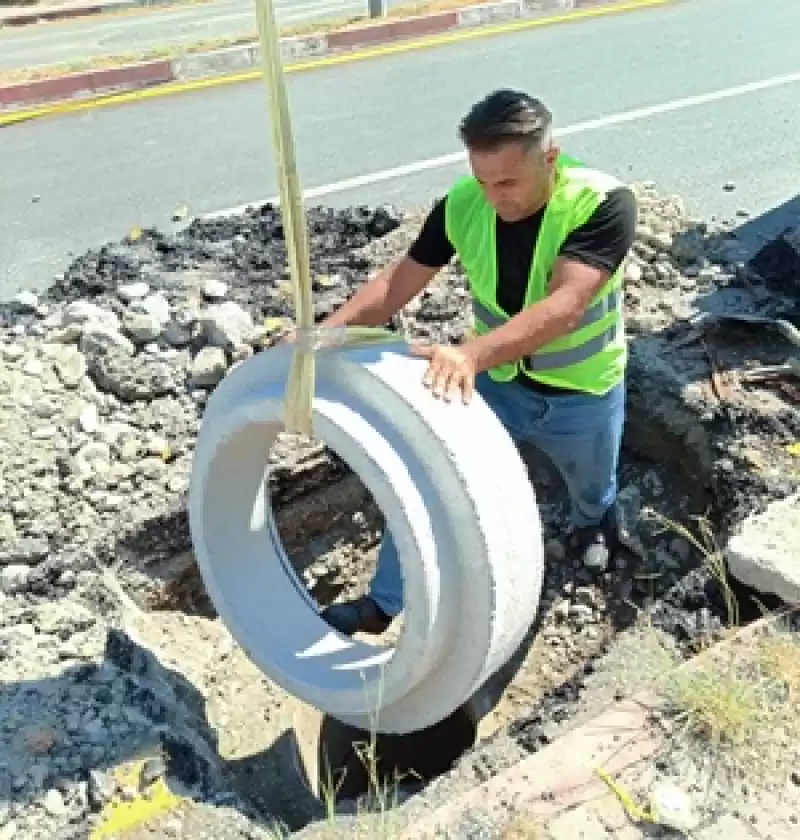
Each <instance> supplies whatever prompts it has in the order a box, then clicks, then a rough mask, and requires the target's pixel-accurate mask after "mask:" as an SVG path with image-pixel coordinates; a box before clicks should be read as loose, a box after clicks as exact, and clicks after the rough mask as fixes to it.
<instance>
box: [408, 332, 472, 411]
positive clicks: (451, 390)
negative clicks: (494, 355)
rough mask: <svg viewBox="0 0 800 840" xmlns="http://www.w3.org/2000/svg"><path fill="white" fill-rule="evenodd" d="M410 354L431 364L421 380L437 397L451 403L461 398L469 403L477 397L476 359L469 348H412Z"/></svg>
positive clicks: (464, 345) (441, 345) (447, 346)
mask: <svg viewBox="0 0 800 840" xmlns="http://www.w3.org/2000/svg"><path fill="white" fill-rule="evenodd" d="M411 352H412V353H414V355H415V356H421V357H422V358H424V359H428V360H429V364H428V369H427V370H426V371H425V375H424V376H423V378H422V381H423V383H424V384H425V386H426V387H428V388H430V389H431V391H432V392H433V395H434V396H435V397H441V398H442V399H443V400H444V401H445V402H450V401H451V400H452V399H453V398H454V397H457V396H458V394H459V393H460V394H461V399H462V401H463V402H464V403H468V402H469V401H470V400H471V399H472V395H473V394H474V393H475V373H476V357H475V354H474V352H473V351H472V349H471V347H470V346H469V344H462V345H460V346H450V345H446V344H433V345H426V344H412V345H411Z"/></svg>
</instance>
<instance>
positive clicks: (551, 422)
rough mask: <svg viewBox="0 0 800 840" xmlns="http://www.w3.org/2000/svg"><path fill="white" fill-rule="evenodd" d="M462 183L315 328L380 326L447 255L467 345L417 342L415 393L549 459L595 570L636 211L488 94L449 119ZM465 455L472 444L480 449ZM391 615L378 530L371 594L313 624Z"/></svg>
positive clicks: (536, 120)
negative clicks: (400, 250) (463, 310)
mask: <svg viewBox="0 0 800 840" xmlns="http://www.w3.org/2000/svg"><path fill="white" fill-rule="evenodd" d="M459 133H460V137H461V140H462V142H463V143H464V145H465V146H466V149H467V152H468V157H469V163H470V166H471V169H472V175H469V176H466V177H464V178H461V179H459V180H458V181H457V182H456V183H455V184H454V185H453V187H452V188H451V189H450V191H449V192H448V193H447V195H446V196H445V197H444V198H443V199H442V200H441V201H439V202H438V203H437V204H436V205H435V206H434V208H433V210H432V211H431V213H430V215H429V216H428V218H427V220H426V221H425V223H424V226H423V228H422V230H421V232H420V234H419V236H418V238H417V240H416V241H415V242H414V243H413V245H412V246H411V248H410V249H409V251H408V253H407V254H406V255H405V256H404V257H402V258H401V259H400V260H398V261H397V262H395V263H394V264H393V265H391V266H389V267H387V268H385V269H384V270H383V271H381V272H380V273H379V274H378V275H377V276H376V277H375V278H374V279H372V280H370V281H369V282H368V283H367V284H365V285H364V286H363V287H362V288H361V289H360V290H359V291H358V292H357V293H356V294H355V295H354V296H353V297H352V298H351V299H350V300H349V301H348V302H347V303H345V304H343V305H342V307H341V308H340V309H339V310H337V311H336V312H335V313H333V314H332V315H331V316H330V317H329V318H328V319H327V321H326V322H325V323H326V324H327V325H329V326H335V325H356V324H357V325H364V326H369V325H373V326H379V325H382V324H385V323H386V322H387V321H388V320H389V319H390V318H391V317H392V315H393V314H394V313H396V312H397V311H398V310H399V309H401V308H402V307H403V306H405V305H406V304H407V303H408V302H409V301H410V300H411V299H412V298H413V297H414V296H415V295H417V294H418V293H419V292H421V291H422V290H423V289H424V288H425V286H427V285H428V284H429V283H430V282H431V280H432V279H433V278H434V276H435V275H436V273H437V272H438V271H439V270H440V269H441V268H442V267H443V266H445V265H446V264H447V263H448V262H449V261H450V260H451V259H452V258H453V257H454V256H458V258H459V260H460V261H461V264H462V266H463V268H464V270H465V273H466V275H467V277H468V280H469V285H470V289H471V292H472V297H473V307H474V313H475V327H476V330H475V332H476V335H475V337H472V338H470V339H468V340H466V341H465V342H464V343H462V344H460V345H458V346H431V347H427V346H414V347H413V348H412V349H413V352H415V353H417V354H419V355H421V356H424V357H425V358H427V359H428V360H429V364H428V366H427V369H426V373H425V376H424V382H425V384H426V385H427V386H428V387H430V388H431V390H432V392H433V394H434V395H436V396H438V397H441V398H442V399H445V400H452V399H458V398H461V399H464V400H466V401H468V400H469V399H470V398H471V397H472V394H473V392H474V390H477V391H478V392H479V393H480V394H481V396H482V397H483V399H484V400H485V401H486V402H487V403H488V404H489V406H490V407H491V408H492V409H493V410H494V411H495V413H496V414H497V416H498V418H499V419H500V421H501V422H502V423H503V424H504V426H505V427H506V429H507V430H508V432H509V433H510V435H511V436H512V438H514V439H515V440H516V441H526V442H528V443H531V444H533V445H534V446H536V447H537V448H538V449H539V450H541V451H542V452H544V453H545V454H546V455H548V456H549V457H550V459H551V460H552V462H553V463H554V464H555V466H556V467H557V468H558V470H559V471H560V473H561V475H562V476H563V478H564V480H565V483H566V486H567V489H568V491H569V495H570V500H571V507H572V509H571V531H570V535H569V541H570V547H571V548H572V549H573V550H575V551H577V552H579V553H580V554H581V556H582V558H583V562H584V563H585V564H586V565H587V566H588V567H590V568H594V569H604V568H605V567H606V565H607V563H608V558H609V553H610V552H611V551H612V550H613V547H614V543H615V537H616V519H615V511H614V503H615V498H616V493H617V462H618V455H619V448H620V442H621V436H622V427H623V421H624V407H625V385H624V372H625V366H626V361H627V354H626V347H625V339H624V334H623V328H622V297H623V291H622V275H623V271H624V269H623V267H622V266H623V262H624V260H625V257H626V256H627V253H628V251H629V249H630V247H631V245H632V244H633V239H634V230H635V225H636V201H635V197H634V195H633V193H632V192H631V191H630V190H629V189H627V188H626V187H625V186H624V185H623V184H621V183H620V182H618V181H616V180H615V179H613V178H611V177H610V176H608V175H605V174H603V173H600V172H597V171H595V170H591V169H588V168H585V167H583V166H582V165H580V164H578V163H577V162H576V161H573V160H571V159H569V158H567V157H565V156H564V155H561V154H560V152H559V149H558V148H557V146H556V145H555V143H554V141H553V134H552V120H551V115H550V112H549V111H548V109H547V108H546V107H545V106H544V105H543V104H542V103H541V102H540V101H538V100H536V99H534V98H533V97H531V96H528V95H527V94H525V93H521V92H518V91H513V90H499V91H496V92H494V93H492V94H490V95H489V96H488V97H486V98H485V99H484V100H482V101H481V102H479V103H477V104H476V105H475V106H474V107H473V108H472V109H471V110H470V112H469V113H468V114H467V115H466V117H465V118H464V119H463V121H462V122H461V126H460V132H459ZM476 445H480V442H479V441H476ZM402 606H403V581H402V575H401V572H400V566H399V562H398V559H397V552H396V549H395V546H394V543H393V541H392V538H391V534H388V533H387V534H386V535H385V537H384V540H383V543H382V545H381V548H380V553H379V557H378V568H377V571H376V573H375V577H374V578H373V581H372V584H371V588H370V591H369V594H368V595H367V596H365V597H363V598H360V599H358V600H356V601H353V602H350V603H344V604H336V605H332V606H330V607H328V608H327V609H326V610H325V611H324V612H323V617H324V618H325V619H326V620H327V621H328V622H329V623H330V624H331V625H332V626H333V627H335V628H336V629H338V630H339V631H340V632H342V633H345V634H348V635H352V634H353V633H355V632H357V631H361V632H367V633H374V634H378V633H382V632H383V631H384V630H385V629H386V628H387V627H388V625H389V624H390V623H391V621H392V619H393V618H394V617H395V616H396V615H397V614H399V613H400V611H401V610H402Z"/></svg>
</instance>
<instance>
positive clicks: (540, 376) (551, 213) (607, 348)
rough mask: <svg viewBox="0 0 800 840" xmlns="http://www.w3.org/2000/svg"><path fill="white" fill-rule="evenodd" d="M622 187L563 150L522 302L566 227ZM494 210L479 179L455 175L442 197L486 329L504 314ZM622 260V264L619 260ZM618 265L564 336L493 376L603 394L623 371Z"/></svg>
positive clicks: (541, 279) (540, 295)
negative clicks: (499, 294) (499, 298)
mask: <svg viewBox="0 0 800 840" xmlns="http://www.w3.org/2000/svg"><path fill="white" fill-rule="evenodd" d="M621 186H623V183H622V182H621V181H619V180H617V179H616V178H614V177H612V176H610V175H607V174H605V173H603V172H598V171H597V170H594V169H590V168H588V167H585V166H583V164H581V163H579V162H578V161H576V160H575V159H573V158H570V157H567V156H566V155H561V156H560V157H559V160H558V161H557V163H556V182H555V189H554V192H553V195H552V197H551V199H550V201H549V202H548V204H547V207H546V208H545V212H544V218H543V219H542V224H541V228H540V230H539V235H538V238H537V240H536V246H535V248H534V252H533V259H532V261H531V268H530V274H529V276H528V288H527V291H526V293H525V298H524V306H529V305H531V304H533V303H536V302H537V301H540V300H543V299H544V297H545V296H546V295H547V284H548V280H549V278H550V274H551V271H552V269H553V265H554V263H555V260H556V258H557V257H558V253H559V251H560V249H561V246H562V244H563V243H564V241H565V240H566V238H567V237H568V236H569V234H570V233H571V232H572V231H573V230H575V229H576V228H578V227H580V226H581V225H582V224H584V223H585V222H586V221H587V220H588V219H589V218H590V216H591V215H592V213H594V211H595V209H596V208H597V207H598V205H599V204H600V203H601V202H602V201H603V200H604V199H605V198H606V196H607V195H608V193H609V192H610V191H611V190H613V189H616V188H619V187H621ZM495 224H496V214H495V210H494V208H493V207H492V206H491V205H490V204H489V202H488V201H487V200H486V197H485V196H484V194H483V189H482V188H481V186H480V184H479V183H478V181H477V180H476V179H475V178H474V177H473V176H471V175H467V176H465V177H464V178H461V179H459V180H458V181H457V182H456V183H455V184H454V185H453V186H452V188H451V189H450V191H449V192H448V194H447V200H446V202H445V225H446V231H447V237H448V239H449V240H450V242H451V244H452V245H453V248H454V249H455V251H456V254H457V255H458V258H459V260H460V262H461V265H462V266H463V269H464V272H465V273H466V276H467V280H468V282H469V286H470V291H471V294H472V304H473V312H474V317H475V332H476V333H477V334H478V335H483V334H485V333H487V332H489V331H490V330H492V329H494V328H496V327H498V326H501V325H502V324H503V323H505V322H506V321H507V320H508V318H509V316H508V314H507V313H506V312H504V311H503V310H502V309H501V308H500V306H499V305H498V303H497V254H496V241H495ZM623 266H624V263H623ZM623 266H620V267H619V268H618V269H617V271H616V272H615V273H614V275H612V276H611V277H610V278H609V280H608V282H607V283H606V284H605V285H604V286H603V288H602V289H601V290H600V291H599V292H598V293H597V295H596V296H595V298H594V300H593V301H592V302H591V304H590V306H589V307H588V308H587V310H586V312H585V313H584V315H583V317H582V319H581V321H580V323H579V324H578V326H577V327H576V328H575V329H574V330H573V331H572V332H571V333H569V334H568V335H565V336H562V337H561V338H557V339H556V340H555V341H552V342H550V343H549V344H547V345H545V346H543V347H541V348H540V349H539V350H537V351H536V352H535V353H534V354H533V355H531V356H527V357H526V358H524V359H521V360H519V361H516V362H509V363H507V364H502V365H498V366H497V367H494V368H492V369H491V370H489V372H488V373H489V376H490V377H491V378H492V379H493V380H495V381H496V382H509V381H511V380H512V379H515V378H516V377H517V375H518V374H519V373H522V374H523V375H525V376H528V377H530V378H531V379H534V380H536V381H538V382H542V383H544V384H545V385H552V386H555V387H557V388H567V389H572V390H578V391H585V392H587V393H590V394H596V395H602V394H605V393H607V392H608V391H609V390H610V389H611V388H613V387H614V386H615V385H617V384H618V383H619V382H620V381H621V380H622V379H623V377H624V374H625V365H626V363H627V346H626V342H625V333H624V326H623V315H622V310H623V276H624V268H623Z"/></svg>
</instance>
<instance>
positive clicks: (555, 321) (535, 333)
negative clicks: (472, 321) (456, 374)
mask: <svg viewBox="0 0 800 840" xmlns="http://www.w3.org/2000/svg"><path fill="white" fill-rule="evenodd" d="M580 319H581V312H580V310H578V309H576V307H575V305H574V303H572V302H571V301H570V300H569V299H564V298H562V297H561V296H559V295H558V294H557V293H556V294H555V295H553V296H552V297H549V298H545V299H544V300H543V301H541V302H539V303H535V304H533V305H532V306H529V307H528V308H527V309H523V310H522V312H520V313H519V314H518V315H515V316H514V317H513V318H509V320H508V321H507V322H506V323H505V324H503V325H502V326H501V327H497V328H496V329H494V330H492V331H491V332H489V333H487V334H486V335H482V336H478V337H477V338H473V339H472V340H471V341H470V342H469V343H470V344H471V345H472V347H473V349H474V350H475V353H476V361H477V364H476V367H477V372H478V373H480V372H482V371H485V370H489V368H493V367H496V366H497V365H502V364H505V363H507V362H514V361H517V360H518V359H521V358H523V357H525V356H530V355H532V354H533V353H535V352H536V351H537V350H538V349H539V348H540V347H544V346H545V345H546V344H549V343H550V342H551V341H555V339H557V338H561V337H562V336H564V335H567V334H568V333H570V332H572V330H574V329H575V327H576V326H577V324H578V322H579V321H580Z"/></svg>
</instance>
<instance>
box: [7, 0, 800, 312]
mask: <svg viewBox="0 0 800 840" xmlns="http://www.w3.org/2000/svg"><path fill="white" fill-rule="evenodd" d="M796 3H797V0H771V2H770V3H769V4H768V5H767V4H755V3H753V2H752V0H687V2H682V3H678V4H676V5H674V6H670V7H663V8H660V9H658V10H655V11H648V12H639V13H634V14H627V15H621V16H615V17H608V18H602V19H596V20H594V21H587V22H580V23H573V24H570V25H568V26H554V27H548V28H545V29H540V30H534V31H530V32H523V33H517V34H513V35H505V36H502V37H493V38H486V39H479V40H471V41H466V42H464V43H462V44H458V45H451V46H448V47H440V48H435V49H430V50H422V51H418V52H412V53H408V54H403V55H396V56H391V57H384V58H381V59H374V60H368V61H362V62H356V63H352V64H346V65H342V66H339V67H334V68H329V69H326V70H317V71H313V72H304V73H298V74H292V75H290V76H289V77H288V79H289V87H290V90H289V93H290V98H291V105H292V109H293V115H294V129H295V136H296V141H297V150H298V160H299V166H300V172H301V178H302V182H303V185H304V187H305V188H311V187H319V186H320V185H325V184H331V183H332V182H339V181H342V180H344V179H350V178H354V177H356V176H359V175H362V174H364V173H374V172H377V171H380V170H387V169H392V168H394V167H398V166H401V165H404V164H412V163H414V162H416V161H420V160H422V159H427V158H432V157H435V156H437V155H446V154H448V153H454V152H456V153H457V152H458V151H459V144H458V141H457V139H456V124H457V122H458V120H459V118H460V117H461V115H462V114H463V112H464V111H465V110H466V109H467V108H468V107H469V106H470V105H471V103H472V102H473V101H474V100H475V99H477V98H479V97H480V96H482V95H483V94H484V93H485V92H486V91H487V90H489V89H491V88H493V87H496V86H504V85H515V86H520V87H524V88H526V89H528V90H530V91H532V92H535V93H536V94H538V95H540V96H541V97H542V98H543V99H544V100H545V101H547V102H548V103H549V104H550V106H551V108H552V109H553V111H554V114H555V117H556V120H557V122H558V125H559V126H560V127H561V129H562V130H563V129H565V128H566V129H567V135H568V136H565V137H564V139H563V140H562V145H563V146H564V147H565V148H567V149H568V150H569V151H570V152H572V153H574V154H577V155H579V156H581V157H583V158H584V159H586V160H587V161H590V162H591V163H593V164H594V165H596V166H598V167H601V168H605V169H607V170H610V171H613V172H616V173H618V174H620V175H622V176H624V177H627V178H632V179H639V180H647V179H652V180H655V181H657V182H658V183H659V184H660V185H661V186H662V187H663V188H665V189H667V190H670V191H674V192H678V193H680V194H682V195H683V196H684V199H685V201H686V204H687V206H688V208H689V210H690V212H692V213H694V214H698V215H704V216H728V215H733V214H734V213H736V211H737V210H740V209H741V210H748V211H750V212H751V213H754V214H760V213H764V212H765V211H768V210H770V209H772V208H775V207H776V206H778V205H780V204H782V203H784V202H787V201H789V200H790V199H793V198H795V197H796V196H797V194H798V184H800V154H798V140H797V138H798V137H800V107H798V102H800V55H799V54H798V51H797V26H796V22H797V6H796ZM787 74H794V76H793V77H789V78H779V77H786V76H787ZM766 80H770V81H769V83H768V86H765V87H763V88H762V89H754V88H753V85H754V84H755V83H759V82H764V81H766ZM748 86H749V87H748ZM720 91H722V92H723V93H719V92H720ZM714 92H717V93H714ZM705 94H711V95H710V96H708V97H706V98H705V99H701V100H700V101H699V103H698V101H697V100H692V99H688V98H689V97H697V96H702V95H705ZM663 103H667V105H666V106H665V107H664V108H662V109H660V110H661V112H660V113H659V112H658V111H659V109H658V108H655V109H653V108H652V106H658V105H661V104H663ZM648 108H650V110H649V111H648V110H646V109H648ZM632 109H639V110H638V112H634V113H633V114H632V117H633V118H630V117H631V115H630V114H628V115H627V117H626V116H625V113H626V112H630V111H631V110H632ZM642 109H645V110H642ZM653 111H655V113H654V112H653ZM620 115H622V116H620ZM625 119H627V121H621V120H625ZM590 120H594V121H595V122H594V123H591V122H590V123H588V124H587V123H586V121H590ZM0 161H4V162H5V161H12V162H13V166H10V167H9V166H4V167H2V168H0V298H2V297H5V296H7V295H8V294H9V293H11V292H13V291H14V290H16V289H19V288H21V287H26V288H35V287H37V286H40V285H42V284H43V283H47V282H49V281H50V280H51V278H52V276H53V275H54V273H55V272H56V271H59V270H62V269H63V267H64V265H65V263H66V261H67V259H68V257H69V254H70V253H73V254H75V253H79V252H82V251H83V250H85V249H87V248H90V247H95V246H97V245H99V244H101V243H102V242H104V241H106V240H109V239H117V238H119V237H121V236H123V235H124V234H125V233H126V232H127V231H128V230H129V229H130V228H131V227H133V226H134V225H153V224H155V225H158V226H160V227H168V226H169V224H170V217H171V214H172V212H173V210H174V208H175V207H177V206H178V205H181V204H184V203H186V204H188V206H189V208H190V209H191V210H192V212H195V213H201V212H210V211H214V210H218V209H222V208H225V207H230V206H233V205H238V204H242V203H245V202H248V201H255V200H258V199H262V198H266V197H268V196H271V195H274V194H275V193H276V182H275V177H274V167H273V159H272V147H271V144H270V136H269V132H268V123H267V113H266V97H265V95H264V90H263V87H262V85H261V83H260V82H258V83H246V84H240V85H235V86H228V87H222V88H217V89H214V90H211V91H206V92H201V93H192V94H183V95H180V96H172V97H166V98H163V99H157V100H152V101H150V102H147V103H144V104H138V105H129V106H114V107H110V108H102V109H98V110H93V111H89V112H84V113H78V114H74V115H70V116H66V117H55V118H47V119H43V120H34V121H31V122H28V123H22V124H19V125H16V126H11V127H9V128H5V129H0ZM463 166H464V164H463V163H462V162H456V163H450V164H449V165H444V166H439V167H431V168H429V169H427V170H426V171H422V172H417V173H416V174H412V175H409V176H407V177H404V178H394V179H388V180H387V179H385V178H383V179H382V180H377V181H375V182H374V183H371V184H368V185H367V186H362V187H358V188H351V189H342V188H341V185H340V186H339V187H334V190H333V192H332V193H331V194H330V195H327V196H326V197H325V199H324V200H325V201H326V202H328V203H331V204H334V205H343V204H348V203H373V202H375V203H382V202H393V203H396V204H398V205H400V206H405V207H407V206H412V205H414V204H419V203H422V202H424V201H427V200H428V199H430V198H432V197H434V196H435V195H436V194H437V193H440V192H441V191H443V190H445V189H446V188H447V186H448V185H449V183H450V182H451V181H452V179H453V178H454V176H456V175H457V174H458V173H459V171H460V170H461V169H462V167H463ZM728 182H733V183H734V184H735V186H736V188H735V189H734V190H726V189H725V185H726V184H727V183H728Z"/></svg>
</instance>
